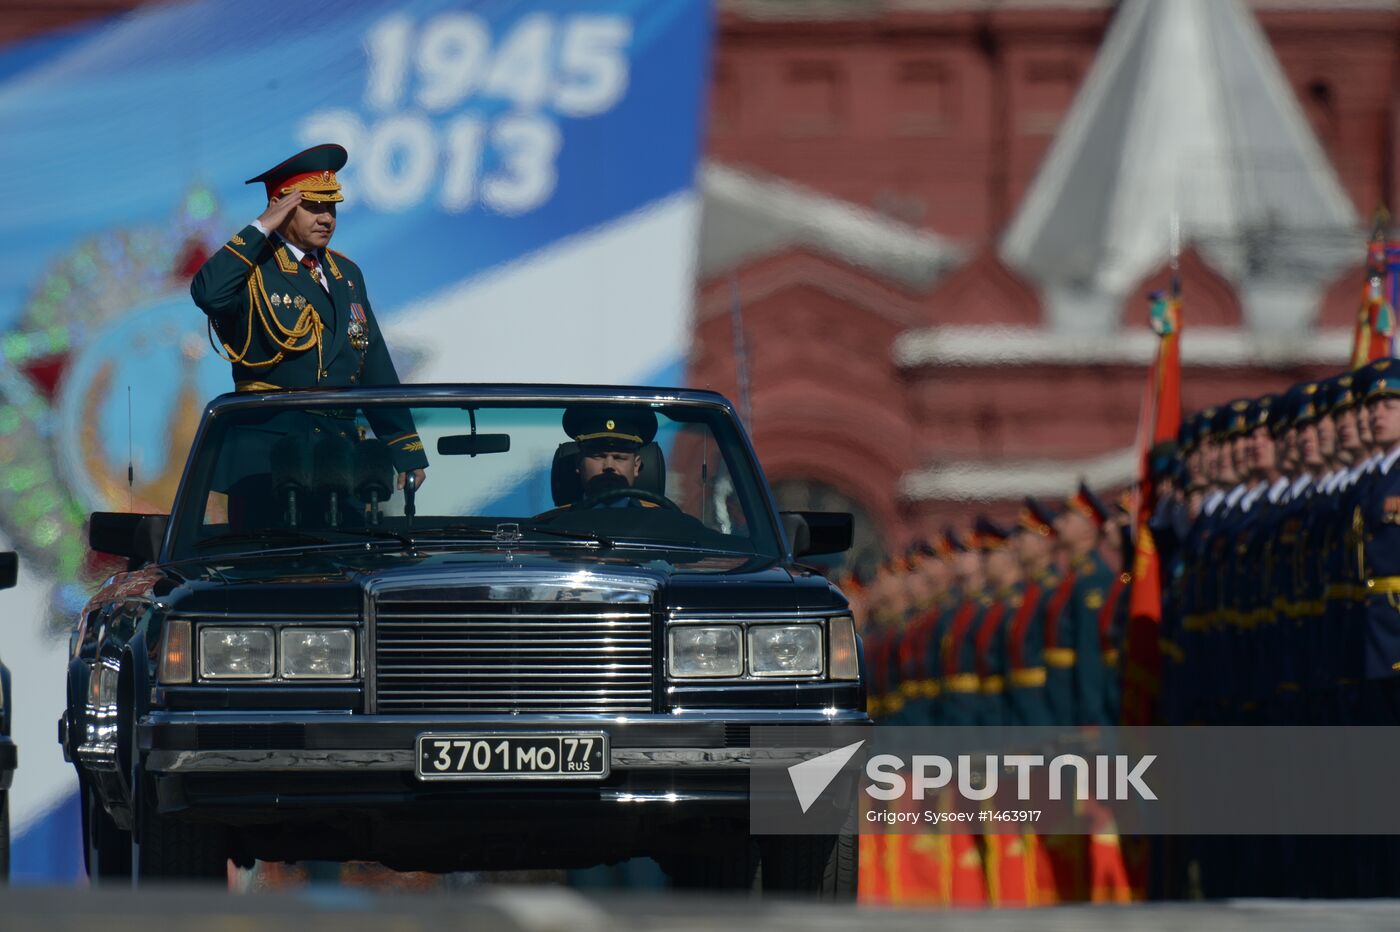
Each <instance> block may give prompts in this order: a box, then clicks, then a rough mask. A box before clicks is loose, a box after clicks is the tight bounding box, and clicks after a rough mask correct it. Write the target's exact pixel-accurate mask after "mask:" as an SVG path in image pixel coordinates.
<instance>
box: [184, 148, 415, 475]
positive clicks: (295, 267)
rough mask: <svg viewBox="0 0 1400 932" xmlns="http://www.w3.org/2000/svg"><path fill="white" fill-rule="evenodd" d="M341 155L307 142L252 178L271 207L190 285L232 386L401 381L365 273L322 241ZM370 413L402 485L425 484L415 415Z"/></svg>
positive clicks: (329, 224) (332, 212) (337, 195)
mask: <svg viewBox="0 0 1400 932" xmlns="http://www.w3.org/2000/svg"><path fill="white" fill-rule="evenodd" d="M346 158H347V155H346V152H345V149H344V148H343V147H341V146H337V145H321V146H313V147H312V148H310V149H307V150H306V151H304V152H299V153H297V154H296V155H294V156H292V157H291V158H289V159H287V160H286V161H285V162H282V163H281V164H280V165H277V166H275V167H273V168H270V169H268V170H267V171H265V172H263V173H262V174H260V175H258V176H256V177H254V178H250V179H249V180H248V182H247V183H248V184H255V183H261V184H263V185H264V186H265V187H266V189H267V209H266V210H264V211H263V212H262V215H261V216H259V217H258V218H257V219H256V220H254V221H253V222H252V223H250V224H249V225H248V226H246V227H244V228H243V229H242V230H240V231H239V232H238V233H237V234H235V235H234V236H232V237H231V238H230V239H229V241H228V242H227V243H225V244H224V245H223V247H222V248H220V249H219V250H217V251H216V252H215V253H214V254H213V255H212V256H210V257H209V259H208V260H207V261H206V262H205V263H204V265H203V266H201V267H200V269H199V271H198V272H196V273H195V276H194V281H193V282H191V283H190V295H191V296H192V297H193V298H194V303H195V304H197V305H198V306H199V308H200V310H202V311H204V313H205V314H207V315H208V316H209V323H210V326H211V329H212V333H211V339H212V337H213V336H214V335H217V337H218V345H217V346H216V349H219V348H221V351H220V355H221V356H223V358H225V359H227V360H228V362H229V363H230V365H231V366H232V367H233V381H234V387H235V388H236V389H237V390H238V391H279V390H283V389H294V388H316V387H323V388H331V387H342V386H351V385H397V384H399V376H398V372H397V371H395V369H394V363H393V360H392V359H390V358H389V349H388V347H387V346H386V345H385V343H384V335H383V333H382V332H381V331H380V329H379V324H378V322H377V321H376V320H375V318H374V312H373V310H371V308H370V302H369V294H368V291H367V289H366V288H365V279H364V274H363V273H362V272H361V271H360V267H359V266H358V265H356V264H355V263H354V262H352V261H350V260H349V259H348V258H346V257H345V256H344V255H343V254H341V253H338V252H335V251H334V250H331V249H328V248H326V247H327V244H329V243H330V240H331V237H332V236H333V235H334V233H335V227H336V207H335V205H336V204H337V203H339V202H340V201H342V200H344V195H343V194H342V193H341V188H340V182H339V180H337V178H336V174H335V173H336V172H337V171H339V170H340V169H341V168H343V167H344V165H345V162H346ZM366 416H367V419H368V420H369V422H370V426H371V427H372V428H373V429H374V432H375V434H376V436H377V437H378V438H379V439H380V440H382V441H383V442H384V443H385V444H386V445H387V446H388V447H389V450H390V455H391V457H392V459H393V463H394V467H395V469H396V470H397V471H398V473H399V478H398V485H399V488H403V485H404V479H405V476H406V475H410V474H411V475H413V476H414V477H415V478H416V480H417V482H418V483H419V484H421V482H422V480H423V470H424V468H425V467H426V466H427V464H428V462H427V458H426V457H425V456H424V453H423V442H422V441H421V440H420V439H419V437H418V434H417V432H416V431H415V429H414V425H413V418H412V415H410V414H409V413H408V412H407V411H385V410H383V409H378V410H376V411H374V412H373V413H370V414H367V415H366Z"/></svg>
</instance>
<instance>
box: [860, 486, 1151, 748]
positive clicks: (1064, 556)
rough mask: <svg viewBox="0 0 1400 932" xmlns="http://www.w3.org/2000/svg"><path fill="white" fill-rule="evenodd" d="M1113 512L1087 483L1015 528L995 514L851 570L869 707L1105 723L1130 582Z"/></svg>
mask: <svg viewBox="0 0 1400 932" xmlns="http://www.w3.org/2000/svg"><path fill="white" fill-rule="evenodd" d="M1126 525H1127V510H1126V508H1125V507H1124V505H1123V504H1122V503H1120V505H1119V506H1117V507H1114V508H1110V507H1108V506H1106V505H1105V504H1104V503H1103V501H1102V500H1101V499H1100V498H1099V497H1098V496H1097V495H1095V494H1094V493H1093V492H1092V491H1091V490H1090V489H1089V488H1088V487H1086V486H1084V485H1083V484H1081V485H1080V487H1079V489H1078V490H1077V491H1076V492H1075V494H1074V495H1072V496H1070V497H1069V498H1068V499H1067V500H1066V501H1065V502H1064V505H1063V507H1062V508H1061V509H1059V510H1056V509H1053V508H1051V507H1050V506H1048V505H1046V504H1044V503H1042V502H1039V501H1036V500H1034V499H1027V500H1026V501H1025V503H1024V504H1023V506H1022V508H1021V510H1020V513H1019V515H1018V520H1017V523H1016V526H1015V527H1014V528H1008V527H1004V526H1002V525H1000V524H998V523H997V522H995V521H993V520H991V519H990V518H987V517H985V516H982V517H978V518H977V520H976V522H975V523H974V525H973V527H972V528H971V530H970V532H968V533H959V532H958V531H956V530H954V529H952V528H949V529H947V530H945V531H944V532H943V533H942V534H940V535H939V536H938V537H937V538H936V540H935V541H934V542H933V543H932V544H927V543H919V544H916V545H915V546H914V547H913V548H912V549H911V550H910V551H909V552H908V553H907V554H905V555H903V556H901V557H900V558H898V559H895V560H890V561H887V562H886V563H885V564H883V565H882V566H881V567H880V568H879V569H878V570H877V571H876V574H875V577H874V579H873V580H872V581H871V583H870V585H869V586H865V585H862V584H861V583H860V581H859V580H856V579H848V580H847V581H845V582H844V583H843V589H844V590H845V591H846V592H847V593H848V594H852V593H854V596H853V604H854V608H855V611H856V613H857V615H858V617H860V618H861V619H862V631H863V640H864V644H865V655H866V664H867V669H868V670H869V673H870V675H869V691H870V712H871V716H872V718H874V719H875V720H876V721H883V722H890V723H897V724H905V725H935V724H936V725H1012V724H1015V725H1051V724H1105V723H1108V722H1113V721H1117V719H1118V702H1119V695H1120V690H1119V687H1118V682H1119V677H1118V675H1117V671H1118V667H1119V658H1120V656H1121V654H1122V638H1123V631H1124V621H1125V612H1126V607H1127V599H1126V598H1125V596H1126V594H1127V591H1128V588H1127V587H1128V583H1129V581H1130V577H1129V575H1128V573H1127V572H1126V567H1127V560H1126V559H1125V557H1126V555H1125V552H1124V548H1123V546H1122V545H1121V541H1122V537H1123V535H1122V534H1121V533H1120V532H1121V531H1122V529H1123V528H1125V527H1126Z"/></svg>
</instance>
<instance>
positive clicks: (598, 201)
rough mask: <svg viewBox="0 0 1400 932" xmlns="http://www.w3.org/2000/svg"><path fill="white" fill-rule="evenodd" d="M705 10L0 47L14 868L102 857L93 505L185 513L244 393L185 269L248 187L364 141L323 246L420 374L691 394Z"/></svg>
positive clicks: (115, 24)
mask: <svg viewBox="0 0 1400 932" xmlns="http://www.w3.org/2000/svg"><path fill="white" fill-rule="evenodd" d="M710 17H711V12H710V9H709V6H708V4H707V3H705V2H704V0H667V2H665V3H656V2H647V0H555V2H546V0H476V2H468V0H457V2H452V0H415V2H406V3H400V4H394V5H388V4H384V3H382V2H369V0H340V2H337V3H335V4H330V3H321V2H313V3H297V4H287V3H283V2H280V0H246V2H241V3H237V4H235V3H229V2H217V0H204V2H196V3H183V4H174V5H163V6H160V7H155V8H150V9H146V10H141V11H138V12H136V13H133V14H130V15H128V16H123V17H120V18H117V19H113V20H105V21H102V22H101V23H99V24H98V25H95V26H91V27H88V28H85V29H79V30H76V31H71V32H68V33H65V34H62V35H55V36H46V37H41V38H39V39H37V40H34V41H31V42H27V43H25V44H23V45H19V46H15V47H11V48H8V49H4V50H0V134H3V138H4V144H3V145H0V203H3V204H5V210H4V211H3V212H0V544H5V545H7V546H9V547H11V548H12V549H16V550H18V551H19V552H20V555H21V567H22V571H21V572H22V585H21V588H20V589H19V590H18V591H15V592H9V593H3V594H0V602H4V603H5V615H6V623H5V624H4V625H2V626H0V660H3V661H4V662H5V663H6V664H8V665H9V666H10V667H11V668H12V669H13V670H14V682H15V692H14V695H15V703H16V721H15V733H16V739H17V741H18V742H19V744H20V745H21V759H22V761H23V767H22V768H21V770H20V772H19V775H18V778H17V781H16V785H15V788H14V790H13V791H12V794H11V800H12V814H13V819H14V821H15V826H14V827H15V830H16V832H17V833H18V837H19V843H18V844H17V845H16V855H17V859H18V860H17V863H16V874H17V876H18V877H19V878H20V879H24V880H56V879H69V878H71V877H73V876H76V875H77V874H79V873H80V872H81V861H80V854H79V850H80V849H79V848H78V843H77V841H76V839H71V838H68V836H69V835H71V834H72V833H73V832H74V831H75V829H74V822H75V816H74V813H75V811H76V810H75V808H74V804H73V802H72V798H71V793H72V787H73V779H72V771H71V769H69V768H68V767H67V765H65V764H64V763H63V761H62V759H61V757H60V754H59V751H58V748H57V746H56V745H55V744H54V740H53V723H54V720H55V718H57V716H58V713H59V711H60V708H61V705H62V702H63V690H62V675H63V674H62V670H63V666H64V651H65V646H66V645H65V643H64V640H63V639H64V636H65V635H66V633H67V628H68V626H70V625H71V623H72V621H73V617H74V613H75V612H76V611H77V610H78V608H79V607H81V605H82V604H83V602H84V601H85V600H86V597H87V595H88V593H89V592H90V591H91V589H92V587H93V585H94V584H95V583H96V582H97V581H98V580H100V579H101V578H102V576H103V575H105V573H107V572H110V567H108V566H104V565H101V564H98V563H95V562H93V560H92V559H91V558H90V557H89V555H88V554H87V553H86V549H85V547H84V544H83V522H84V519H85V516H86V514H87V513H88V512H89V511H92V510H97V509H125V508H128V507H130V508H133V509H136V510H153V511H163V510H166V509H167V508H168V506H169V502H170V498H171V496H172V495H173V492H174V488H175V483H176V481H177V480H178V473H179V469H180V468H181V466H182V465H183V461H184V457H185V454H186V451H187V449H188V444H189V441H190V439H191V436H192V431H193V428H194V425H195V423H196V422H197V419H198V416H199V412H200V409H201V407H202V404H203V402H204V401H205V400H206V399H207V398H209V397H211V396H213V395H215V394H218V393H220V392H223V391H227V390H229V389H230V388H231V383H230V379H229V372H228V367H227V365H226V364H225V363H223V362H221V361H220V360H219V359H218V358H217V357H216V356H215V355H214V353H213V352H212V350H211V349H210V348H209V345H208V341H207V334H206V332H205V320H204V317H203V315H202V314H201V313H200V312H199V311H198V310H197V309H196V308H195V307H194V306H193V304H192V303H191V302H190V299H189V294H188V285H189V278H190V275H191V274H192V272H193V271H194V269H196V268H197V267H198V265H199V263H200V262H201V261H202V260H203V258H204V257H205V256H207V255H208V254H209V253H210V251H211V250H214V249H217V248H219V245H220V244H221V243H223V242H225V241H226V240H227V239H228V238H229V237H230V236H231V235H232V234H233V233H235V232H237V231H238V230H239V229H240V228H242V227H243V226H244V225H245V224H247V223H248V222H250V221H251V220H252V219H253V218H254V217H256V216H257V215H258V214H259V213H260V212H261V211H262V209H263V207H264V206H265V195H264V192H263V190H262V188H261V186H260V185H255V186H245V185H244V184H243V180H244V179H245V178H250V177H253V176H254V175H257V174H259V173H260V172H262V171H263V170H265V169H267V168H270V167H271V166H273V165H275V164H277V163H279V162H281V161H282V160H283V159H285V158H287V157H288V156H289V155H291V154H292V153H294V152H296V151H298V150H300V149H302V148H305V147H307V146H310V145H314V144H318V143H324V142H337V143H340V144H342V145H344V146H345V147H346V148H347V149H348V150H349V153H350V160H349V163H348V164H347V166H346V168H345V170H344V171H343V172H341V173H340V179H341V181H342V183H343V184H344V186H345V194H346V200H345V202H344V203H343V204H342V205H341V212H340V219H339V224H338V229H337V232H336V235H335V240H334V243H333V245H334V247H335V248H336V249H337V250H339V251H341V252H343V253H345V254H347V255H349V256H350V257H352V258H353V259H355V260H356V262H357V263H358V264H359V265H360V266H361V268H362V269H363V271H364V274H365V276H366V279H367V280H366V282H365V283H364V285H365V287H366V288H367V289H368V291H369V294H370V296H371V299H372V301H373V303H374V307H375V310H376V313H377V314H378V316H379V319H380V321H381V323H382V324H383V326H384V328H385V331H386V334H387V338H388V342H389V345H390V347H391V350H392V352H393V355H394V357H395V359H396V361H397V363H398V368H399V372H400V374H401V376H402V377H403V378H404V379H405V380H412V381H551V382H606V383H611V384H617V383H643V382H648V383H655V382H674V381H676V380H678V379H679V377H680V363H681V360H682V358H683V356H684V353H685V347H686V345H687V343H688V340H689V333H690V316H689V315H690V301H691V293H692V288H693V264H694V252H695V239H696V234H697V229H698V222H699V203H698V198H697V197H696V194H695V191H694V184H695V174H696V167H697V161H698V155H699V149H700V134H701V128H702V126H701V114H702V111H703V103H704V101H703V89H704V87H705V86H706V79H707V67H708V60H709V42H710V29H711V22H710ZM128 464H130V465H131V466H132V475H131V478H130V479H128V472H127V467H128ZM16 609H17V610H16ZM45 813H49V815H44V814H45ZM46 832H48V833H52V834H53V838H54V840H52V841H47V840H45V839H47V838H48V835H46V834H44V833H46ZM70 848H71V850H70ZM65 851H67V852H68V854H67V855H66V860H65V856H64V853H63V852H65Z"/></svg>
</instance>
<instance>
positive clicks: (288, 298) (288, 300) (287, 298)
mask: <svg viewBox="0 0 1400 932" xmlns="http://www.w3.org/2000/svg"><path fill="white" fill-rule="evenodd" d="M282 303H283V304H285V305H287V306H288V307H291V306H292V296H291V295H289V294H287V293H286V292H285V291H284V292H282Z"/></svg>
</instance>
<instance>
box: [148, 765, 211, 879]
mask: <svg viewBox="0 0 1400 932" xmlns="http://www.w3.org/2000/svg"><path fill="white" fill-rule="evenodd" d="M133 783H134V785H135V786H138V787H140V788H141V790H140V792H138V793H137V794H136V795H137V798H136V799H135V800H133V802H134V803H135V813H134V819H135V823H136V831H134V832H132V834H131V839H132V842H131V878H132V882H133V883H134V884H136V885H138V886H139V885H140V884H141V883H142V882H144V881H147V880H187V881H209V882H211V883H222V884H224V885H225V886H227V884H228V835H227V833H226V832H225V831H224V829H223V827H222V826H219V825H210V824H205V823H199V822H185V821H183V820H181V819H173V818H170V817H169V816H163V815H161V814H160V813H159V812H157V811H156V806H155V792H154V789H153V787H151V785H150V779H149V778H148V777H141V776H139V771H138V777H137V779H136V780H135V781H133Z"/></svg>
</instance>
